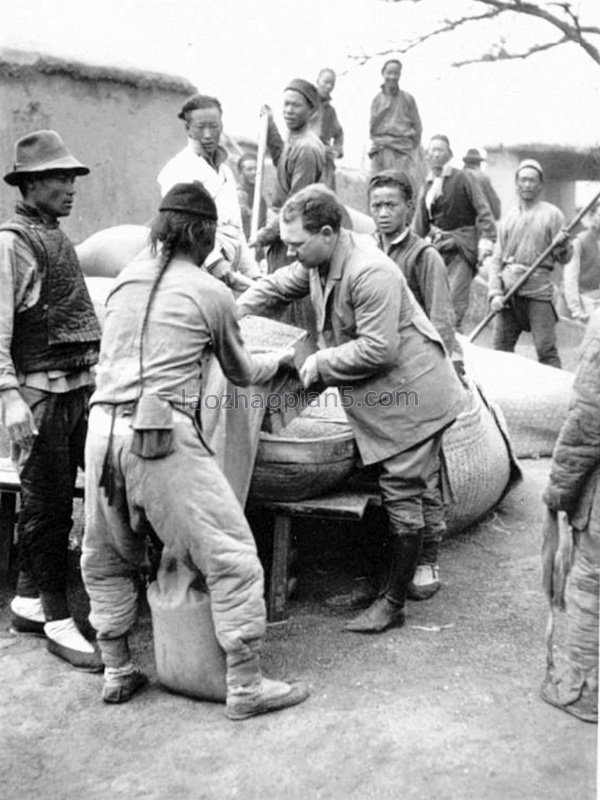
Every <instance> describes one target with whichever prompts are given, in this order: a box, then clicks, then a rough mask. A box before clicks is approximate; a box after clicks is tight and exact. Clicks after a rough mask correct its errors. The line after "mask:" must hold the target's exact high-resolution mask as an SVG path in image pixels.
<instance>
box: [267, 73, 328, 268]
mask: <svg viewBox="0 0 600 800" xmlns="http://www.w3.org/2000/svg"><path fill="white" fill-rule="evenodd" d="M320 102H321V100H320V97H319V92H318V91H317V88H316V86H314V85H313V84H312V83H310V82H309V81H305V80H303V79H302V78H294V79H293V80H292V81H290V82H289V84H288V85H287V87H286V89H285V92H284V94H283V119H284V121H285V124H286V126H287V129H288V136H287V139H286V141H285V142H284V140H283V139H282V138H281V136H280V134H279V131H278V130H277V126H276V125H275V122H274V121H273V112H272V111H271V109H270V108H269V107H268V106H264V107H263V112H264V113H266V114H267V115H268V118H269V127H268V132H267V147H268V149H269V154H270V156H271V158H272V159H273V163H274V164H275V165H276V167H277V185H276V187H275V196H274V198H273V203H272V208H273V211H274V212H275V213H277V214H278V213H279V211H280V209H281V208H282V206H283V204H284V203H285V201H286V200H287V198H288V197H290V195H292V194H294V192H297V191H298V190H299V189H303V188H304V187H305V186H309V185H310V184H311V183H318V182H319V181H320V180H321V179H322V177H323V171H324V169H325V160H326V152H325V146H324V145H323V143H322V142H321V140H320V139H319V137H318V136H317V135H316V133H315V132H314V130H313V127H312V121H313V119H314V118H315V116H316V114H317V111H318V108H319V105H320ZM257 244H259V245H263V246H267V245H268V246H269V253H268V260H269V272H273V271H274V270H275V269H277V268H278V267H280V266H282V265H283V264H284V263H286V260H287V257H286V248H285V246H283V245H282V243H281V239H280V238H279V224H278V221H277V220H276V219H275V220H273V222H272V223H271V224H270V225H268V226H267V227H265V228H262V229H261V230H260V231H259V232H258V236H257Z"/></svg>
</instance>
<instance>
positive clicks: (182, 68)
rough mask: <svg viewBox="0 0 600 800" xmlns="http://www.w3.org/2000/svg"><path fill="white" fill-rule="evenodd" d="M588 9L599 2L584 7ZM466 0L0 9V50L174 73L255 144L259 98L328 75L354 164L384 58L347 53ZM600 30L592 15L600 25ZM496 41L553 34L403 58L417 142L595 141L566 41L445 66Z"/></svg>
mask: <svg viewBox="0 0 600 800" xmlns="http://www.w3.org/2000/svg"><path fill="white" fill-rule="evenodd" d="M581 4H582V5H583V6H588V7H590V8H593V9H596V16H597V17H600V12H599V11H598V9H599V8H600V2H599V1H598V0H581ZM450 5H452V10H453V12H454V10H455V9H457V8H459V7H462V6H466V5H468V3H466V2H464V1H463V0H452V3H451V4H450V3H449V2H448V0H427V2H423V3H419V4H415V3H401V4H396V3H384V2H380V1H379V0H302V2H298V0H210V2H209V1H208V0H19V2H18V3H15V2H13V0H0V10H1V11H2V25H1V28H0V46H3V47H13V48H19V49H36V50H40V51H42V52H47V53H51V54H55V55H62V56H65V57H72V58H77V59H80V60H88V61H91V62H92V63H97V64H108V65H113V66H129V67H139V68H143V69H151V70H155V71H165V72H170V73H175V74H180V75H184V76H185V77H187V78H189V79H190V80H191V81H192V82H193V83H195V84H196V85H197V86H198V87H199V88H200V90H201V91H203V92H206V93H209V94H216V95H217V96H219V97H220V99H221V100H222V102H223V105H224V108H225V123H226V128H227V130H228V131H229V132H231V133H234V134H236V133H239V134H246V135H251V136H252V135H255V134H256V131H257V128H258V110H259V108H260V105H261V104H262V103H263V102H268V103H270V104H271V105H272V106H273V108H274V109H275V110H276V111H278V109H279V106H280V104H281V93H282V89H283V88H284V86H285V84H286V82H287V81H288V80H289V79H290V78H292V77H306V78H309V79H314V78H315V76H316V73H317V71H318V69H319V67H321V66H325V65H328V66H332V67H334V68H335V69H336V70H337V71H338V72H339V73H340V75H339V79H338V86H337V88H336V91H335V94H334V105H335V106H336V108H337V110H338V114H339V116H340V118H341V120H342V123H343V124H344V127H345V129H346V138H347V157H346V159H345V163H346V165H347V166H360V165H361V164H362V162H363V159H364V153H365V149H366V146H367V144H368V114H369V104H370V101H371V98H372V97H373V96H374V95H375V94H376V93H377V91H378V87H379V83H380V75H379V71H380V68H381V64H382V62H383V59H382V58H381V57H379V58H375V59H373V60H372V61H371V62H369V63H368V64H366V65H360V64H359V63H358V62H357V61H356V60H354V59H352V58H351V57H350V56H352V55H360V54H362V53H373V52H376V51H377V50H384V49H388V48H393V47H394V44H395V42H398V41H401V40H403V39H410V38H411V37H412V36H414V35H416V34H418V33H423V32H425V31H428V30H431V28H432V26H433V24H434V22H435V21H436V19H439V18H440V17H442V16H443V14H444V11H445V12H446V13H447V12H448V8H449V7H450ZM598 22H599V23H600V19H599V20H598ZM498 34H502V35H503V36H504V37H505V38H506V39H507V41H508V45H509V46H510V47H514V48H517V47H519V46H522V45H525V44H527V42H530V41H535V40H536V39H539V38H541V37H546V36H547V37H550V36H554V33H553V32H552V30H551V29H550V28H547V27H546V26H545V25H544V24H543V23H540V22H530V21H529V20H527V19H525V18H523V17H519V18H518V19H517V20H516V21H513V20H509V19H506V20H505V21H504V22H497V21H496V22H493V23H488V24H486V25H485V26H484V27H481V26H478V27H470V29H464V30H463V31H462V32H460V33H457V34H450V35H447V36H443V37H438V38H436V39H435V40H432V41H431V42H429V43H428V44H427V45H425V46H423V47H421V48H418V49H416V50H413V51H411V52H410V53H409V54H407V55H406V56H405V57H403V61H404V64H405V68H404V73H403V79H402V84H403V86H404V88H406V89H407V90H408V91H410V92H412V93H413V94H414V95H415V97H416V99H417V102H418V105H419V108H420V111H421V116H422V117H423V122H424V127H425V137H427V136H428V135H430V134H432V133H435V132H440V131H441V132H446V133H447V134H448V135H449V136H450V138H451V140H452V141H453V144H454V149H455V152H456V153H457V154H459V153H462V152H463V150H464V149H466V148H467V147H471V146H478V147H482V146H485V145H486V144H490V145H493V144H500V143H504V144H515V143H529V142H535V141H542V142H545V143H550V144H575V145H588V146H589V145H590V144H597V143H599V142H600V67H598V66H597V65H594V63H593V62H592V61H591V59H590V58H589V57H588V56H586V55H585V54H584V53H583V51H581V49H580V48H578V47H577V46H575V45H569V46H567V47H565V48H558V49H556V50H552V51H549V52H548V53H546V54H543V55H539V56H536V57H534V58H532V59H530V60H528V61H521V60H519V61H514V62H509V63H503V64H486V65H478V66H473V67H466V68H462V69H453V68H451V66H450V63H451V62H452V61H453V60H457V59H460V58H467V57H472V56H474V55H475V54H477V53H478V52H481V51H482V50H484V49H485V47H486V44H487V41H488V40H492V39H494V38H496V37H497V36H498Z"/></svg>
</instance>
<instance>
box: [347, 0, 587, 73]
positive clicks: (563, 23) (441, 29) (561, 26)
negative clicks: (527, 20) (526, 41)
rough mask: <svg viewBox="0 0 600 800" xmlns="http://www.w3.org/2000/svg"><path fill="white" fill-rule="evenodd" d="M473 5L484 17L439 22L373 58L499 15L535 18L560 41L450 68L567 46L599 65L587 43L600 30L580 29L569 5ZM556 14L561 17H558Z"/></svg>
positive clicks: (506, 0)
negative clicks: (549, 27) (481, 9)
mask: <svg viewBox="0 0 600 800" xmlns="http://www.w3.org/2000/svg"><path fill="white" fill-rule="evenodd" d="M410 1H411V2H413V3H419V2H426V0H410ZM387 2H392V3H402V2H407V0H387ZM473 2H474V3H480V4H481V5H484V6H487V7H488V9H489V10H488V11H487V12H485V13H483V14H474V15H463V16H459V17H456V18H454V19H445V20H442V21H441V22H440V23H439V24H438V26H437V27H436V28H435V29H434V30H432V31H429V32H428V33H426V34H424V35H423V36H419V37H417V38H416V39H413V40H411V41H408V42H404V43H402V44H399V45H398V46H397V47H395V48H389V49H387V50H384V51H381V52H379V53H377V54H376V55H387V54H388V53H393V52H395V53H406V52H408V51H409V50H412V49H413V48H414V47H417V46H418V45H420V44H422V43H423V42H426V41H428V40H429V39H431V38H433V37H434V36H438V35H440V34H442V33H450V32H452V31H454V30H456V29H457V28H459V27H460V26H462V25H465V24H467V23H472V22H481V21H482V20H487V19H492V18H494V17H498V16H500V15H501V14H506V13H512V14H524V15H525V16H529V17H535V18H537V19H540V20H543V21H544V22H547V23H548V24H549V25H552V26H553V27H554V28H556V29H557V30H558V31H560V33H561V34H562V36H561V38H560V39H558V40H556V41H553V42H547V43H546V42H544V43H541V44H536V45H532V47H530V48H528V49H527V50H525V51H523V52H522V53H509V52H508V51H506V50H505V49H504V47H503V46H501V47H499V48H497V49H494V51H493V52H489V53H484V54H483V55H481V56H479V57H477V58H473V59H469V60H466V61H458V62H455V63H454V64H453V66H456V67H460V66H464V65H466V64H474V63H478V62H481V61H500V60H505V59H511V58H527V57H528V56H531V55H533V54H535V53H540V52H542V51H544V50H550V49H552V48H554V47H558V46H560V45H564V44H567V43H569V42H571V43H574V44H577V45H578V46H579V47H581V48H582V49H583V50H584V52H585V53H587V55H588V56H590V58H591V59H592V60H593V61H595V62H596V64H598V65H600V50H599V49H598V48H597V47H596V46H595V45H594V44H593V43H592V42H591V41H590V39H589V37H590V36H598V35H600V27H597V26H595V25H583V24H581V20H580V17H579V14H578V13H576V11H575V10H574V8H573V4H572V3H570V2H556V3H547V4H546V6H547V7H548V6H553V7H555V8H556V9H558V10H559V11H558V12H556V13H555V12H552V11H549V10H548V8H547V7H546V8H544V7H542V6H541V5H539V4H538V3H533V2H528V1H527V0H473ZM559 13H560V14H561V16H559ZM369 58H370V56H364V55H363V56H360V57H357V60H359V61H360V63H365V61H368V60H369Z"/></svg>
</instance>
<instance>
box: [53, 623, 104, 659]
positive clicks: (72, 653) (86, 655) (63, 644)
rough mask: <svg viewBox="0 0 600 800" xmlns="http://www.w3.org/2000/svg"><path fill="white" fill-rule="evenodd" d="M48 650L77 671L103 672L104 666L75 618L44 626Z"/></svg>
mask: <svg viewBox="0 0 600 800" xmlns="http://www.w3.org/2000/svg"><path fill="white" fill-rule="evenodd" d="M44 633H45V634H46V638H47V640H48V641H47V643H46V649H47V650H48V652H49V653H52V655H54V656H58V658H62V660H63V661H66V662H67V663H69V664H71V666H73V667H75V668H76V669H81V670H85V671H86V672H102V670H103V669H104V665H103V663H102V659H101V657H100V654H99V653H98V652H97V650H96V648H95V647H94V645H93V644H91V643H90V642H88V640H87V639H86V638H84V637H83V636H82V635H81V633H80V632H79V629H78V628H77V626H76V625H75V620H74V619H73V617H67V618H66V619H56V620H52V622H47V623H46V624H45V625H44Z"/></svg>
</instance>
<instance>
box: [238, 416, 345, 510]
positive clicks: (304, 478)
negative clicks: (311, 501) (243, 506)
mask: <svg viewBox="0 0 600 800" xmlns="http://www.w3.org/2000/svg"><path fill="white" fill-rule="evenodd" d="M355 464H356V444H355V441H354V436H353V434H352V430H351V428H350V426H349V424H348V422H347V421H346V420H341V421H337V420H335V419H330V418H327V417H326V416H313V415H311V414H310V413H309V414H307V415H301V416H299V417H297V418H296V419H295V420H293V422H291V423H290V424H289V425H288V426H287V427H286V428H284V430H283V431H282V432H281V433H279V434H270V433H264V432H263V433H261V434H260V439H259V444H258V452H257V456H256V461H255V464H254V471H253V473H252V482H251V484H250V491H249V495H248V496H249V497H250V498H251V499H253V500H280V501H285V502H293V501H295V500H305V499H306V498H307V497H317V496H318V495H321V494H325V493H327V492H330V491H333V490H334V489H336V488H337V487H338V486H340V485H341V484H342V483H344V481H346V480H347V479H348V478H349V477H350V475H351V474H352V472H353V470H354V467H355Z"/></svg>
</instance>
